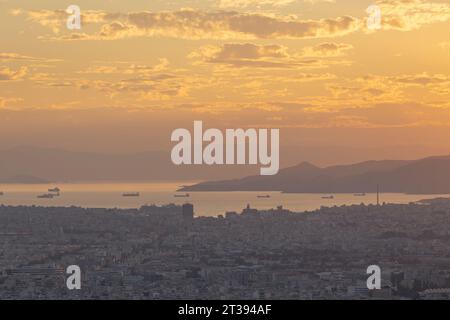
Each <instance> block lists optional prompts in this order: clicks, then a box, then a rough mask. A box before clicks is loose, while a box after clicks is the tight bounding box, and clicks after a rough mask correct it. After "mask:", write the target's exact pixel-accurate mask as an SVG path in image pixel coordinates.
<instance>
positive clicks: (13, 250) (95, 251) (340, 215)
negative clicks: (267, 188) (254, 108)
mask: <svg viewBox="0 0 450 320" xmlns="http://www.w3.org/2000/svg"><path fill="white" fill-rule="evenodd" d="M449 222H450V200H449V199H434V200H424V201H421V202H417V203H410V204H385V203H383V204H382V205H364V204H361V205H351V206H340V207H336V206H335V207H322V208H321V209H319V210H315V211H309V212H301V213H300V212H291V211H289V210H287V209H284V208H283V207H282V206H279V207H277V208H275V209H271V210H265V211H260V210H256V209H253V208H251V206H250V205H249V206H248V207H247V208H244V209H243V210H242V212H240V213H236V212H226V213H224V214H223V215H220V216H218V217H194V208H193V206H192V205H190V204H185V205H183V206H176V205H173V204H170V205H165V206H155V205H148V206H143V207H141V208H139V209H101V208H98V209H87V208H81V207H38V206H16V207H13V206H4V205H2V206H0V238H1V239H2V240H1V242H0V243H1V246H0V298H1V299H295V300H296V299H300V300H303V299H436V298H438V299H448V298H449V297H450V254H449V252H448V246H449V242H450V233H449V230H448V227H447V226H448V224H449ZM69 265H78V266H80V268H81V273H82V274H81V290H68V289H67V287H66V282H65V281H66V277H67V275H66V272H65V271H66V268H67V267H68V266H69ZM369 265H378V266H380V268H381V274H382V278H381V285H382V288H381V289H380V290H368V289H367V286H366V280H367V277H368V275H367V274H366V268H367V267H368V266H369Z"/></svg>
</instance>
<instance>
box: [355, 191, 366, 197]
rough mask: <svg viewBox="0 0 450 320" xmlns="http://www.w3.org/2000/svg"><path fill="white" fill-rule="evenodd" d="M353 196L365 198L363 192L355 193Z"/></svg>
mask: <svg viewBox="0 0 450 320" xmlns="http://www.w3.org/2000/svg"><path fill="white" fill-rule="evenodd" d="M354 196H355V197H365V196H366V193H365V192H361V193H355V194H354Z"/></svg>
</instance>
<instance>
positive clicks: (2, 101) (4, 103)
mask: <svg viewBox="0 0 450 320" xmlns="http://www.w3.org/2000/svg"><path fill="white" fill-rule="evenodd" d="M21 101H23V99H21V98H5V97H0V107H9V106H11V105H13V104H16V103H18V102H21Z"/></svg>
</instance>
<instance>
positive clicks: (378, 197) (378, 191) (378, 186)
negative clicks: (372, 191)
mask: <svg viewBox="0 0 450 320" xmlns="http://www.w3.org/2000/svg"><path fill="white" fill-rule="evenodd" d="M379 205H380V185H379V184H377V206H379Z"/></svg>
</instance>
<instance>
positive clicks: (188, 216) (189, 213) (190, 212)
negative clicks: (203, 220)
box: [182, 203, 194, 220]
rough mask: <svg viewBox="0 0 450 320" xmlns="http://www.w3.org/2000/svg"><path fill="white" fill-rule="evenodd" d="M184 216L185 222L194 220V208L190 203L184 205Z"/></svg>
mask: <svg viewBox="0 0 450 320" xmlns="http://www.w3.org/2000/svg"><path fill="white" fill-rule="evenodd" d="M182 215H183V220H192V219H194V206H193V205H192V204H190V203H185V204H183V208H182Z"/></svg>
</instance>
